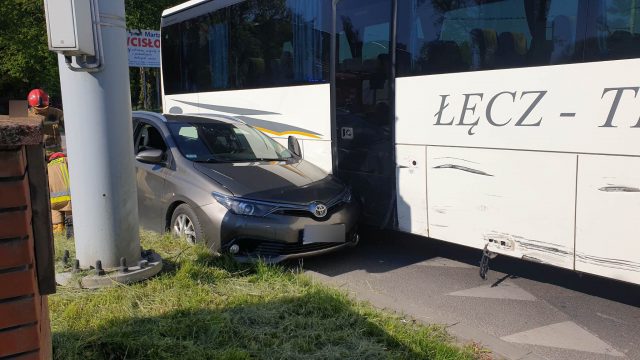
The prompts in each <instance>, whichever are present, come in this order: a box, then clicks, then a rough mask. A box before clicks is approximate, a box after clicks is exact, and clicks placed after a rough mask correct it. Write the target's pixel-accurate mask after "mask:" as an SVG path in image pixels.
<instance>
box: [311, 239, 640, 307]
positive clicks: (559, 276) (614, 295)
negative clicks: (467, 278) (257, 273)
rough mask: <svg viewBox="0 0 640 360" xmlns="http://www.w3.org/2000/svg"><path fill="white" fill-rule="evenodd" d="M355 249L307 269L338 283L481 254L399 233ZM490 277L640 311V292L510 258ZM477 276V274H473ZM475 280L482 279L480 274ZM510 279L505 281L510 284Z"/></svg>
mask: <svg viewBox="0 0 640 360" xmlns="http://www.w3.org/2000/svg"><path fill="white" fill-rule="evenodd" d="M361 239H362V240H361V242H360V244H359V245H358V247H356V248H355V249H351V250H348V251H343V252H340V253H336V254H329V255H326V256H321V257H316V258H309V259H305V260H304V262H303V265H304V268H305V269H309V270H313V271H316V272H318V273H321V274H324V275H326V276H330V277H335V276H338V275H341V274H345V273H348V272H352V271H358V270H360V271H365V272H368V273H385V272H389V271H393V270H397V269H401V268H404V267H408V266H411V265H414V264H417V263H420V262H423V261H427V260H429V259H433V258H436V257H442V258H446V259H451V260H455V261H458V262H462V263H466V264H469V265H472V266H476V267H477V266H478V263H479V262H480V257H481V251H480V250H476V249H471V248H468V247H464V246H460V245H455V244H450V243H446V242H442V241H438V240H433V239H427V238H424V237H420V236H415V235H410V234H404V233H399V232H394V231H386V230H373V229H366V230H364V231H363V232H362V236H361ZM489 266H490V271H497V272H499V273H503V274H505V275H507V277H520V278H525V279H529V280H533V281H537V282H541V283H547V284H552V285H556V286H560V287H562V288H566V289H570V290H574V291H577V292H580V293H584V294H588V295H592V296H597V297H600V298H604V299H608V300H612V301H616V302H620V303H624V304H627V305H632V306H636V307H640V286H639V285H633V284H629V283H624V282H620V281H614V280H610V279H606V278H602V277H598V276H593V275H587V274H581V273H577V272H574V271H570V270H565V269H561V268H557V267H553V266H548V265H544V264H538V263H532V262H528V261H524V260H520V259H516V258H511V257H507V256H498V257H497V258H495V259H493V260H491V262H490V264H489ZM470 273H471V272H470ZM472 273H473V275H472V276H479V275H478V273H477V271H474V272H472ZM507 277H505V278H503V279H501V280H505V279H506V278H507Z"/></svg>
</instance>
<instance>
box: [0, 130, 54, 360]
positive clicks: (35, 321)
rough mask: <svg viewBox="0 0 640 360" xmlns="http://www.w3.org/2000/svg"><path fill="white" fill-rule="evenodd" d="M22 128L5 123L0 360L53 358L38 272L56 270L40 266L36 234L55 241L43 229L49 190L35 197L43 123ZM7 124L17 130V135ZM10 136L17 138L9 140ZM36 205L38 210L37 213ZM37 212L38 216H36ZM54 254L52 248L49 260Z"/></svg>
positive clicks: (41, 181) (0, 170) (0, 141)
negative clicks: (32, 157)
mask: <svg viewBox="0 0 640 360" xmlns="http://www.w3.org/2000/svg"><path fill="white" fill-rule="evenodd" d="M29 124H30V125H29ZM19 125H20V129H18V128H16V127H15V123H9V122H5V121H4V120H2V121H0V133H2V135H1V136H0V360H5V359H50V358H51V333H50V325H49V318H48V308H47V296H46V295H44V293H50V292H51V291H49V290H50V289H46V290H45V291H42V290H43V289H41V287H42V286H41V283H42V282H41V281H39V274H40V273H41V272H42V271H45V270H46V271H47V272H52V271H51V270H52V269H51V268H50V264H49V263H52V262H51V261H45V263H47V264H45V266H39V264H38V258H39V256H38V250H37V248H38V246H37V243H38V241H37V239H36V236H34V234H35V233H39V234H40V237H41V239H40V240H45V241H48V242H50V241H51V236H50V235H49V236H46V235H47V234H45V232H44V231H43V230H42V229H45V228H46V229H47V230H46V231H47V232H49V233H50V227H49V226H45V227H44V228H43V227H42V224H38V222H42V219H41V217H42V216H41V215H42V214H43V213H44V209H42V204H43V203H45V202H43V199H42V197H43V196H45V195H46V191H42V189H39V190H38V191H35V193H36V194H35V197H32V196H33V195H34V194H33V193H34V191H32V187H33V186H37V187H39V188H41V187H42V186H43V185H44V186H46V172H45V170H44V169H43V167H44V155H43V154H42V151H41V150H39V149H41V146H38V144H37V143H36V144H35V145H34V144H33V143H34V142H35V141H39V140H38V139H39V138H40V137H41V135H40V137H38V136H37V135H38V134H39V126H38V123H37V122H36V123H29V122H22V123H19ZM27 125H29V126H31V127H29V126H27ZM7 126H13V127H12V128H11V129H10V130H12V131H13V132H11V131H8V130H7V128H6V127H7ZM25 126H26V128H25ZM16 131H17V132H16ZM9 134H12V135H13V136H12V137H10V138H7V135H9ZM2 136H4V137H5V138H2ZM30 151H31V152H35V154H31V156H35V157H34V159H36V161H34V163H35V164H32V165H30V164H29V161H28V159H29V158H30V156H29V152H30ZM38 156H40V159H42V161H40V160H39V158H38ZM45 201H46V203H48V198H46V199H45ZM34 204H36V205H34ZM36 206H37V207H39V208H40V209H39V211H34V208H35V207H36ZM36 213H38V214H39V215H38V216H34V214H36ZM45 220H46V219H45ZM43 235H44V237H46V238H45V239H42V237H43ZM41 247H42V246H41ZM45 247H46V246H45ZM41 250H42V249H41ZM50 250H51V247H50V246H48V250H47V251H46V252H47V253H48V255H47V256H49V257H50V256H52V254H51V251H50ZM45 287H46V286H45Z"/></svg>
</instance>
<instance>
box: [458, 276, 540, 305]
mask: <svg viewBox="0 0 640 360" xmlns="http://www.w3.org/2000/svg"><path fill="white" fill-rule="evenodd" d="M491 285H492V284H489V283H487V284H486V285H482V286H478V287H475V288H471V289H466V290H460V291H456V292H452V293H450V294H448V295H451V296H467V297H477V298H486V299H507V300H522V301H535V300H536V297H535V296H533V295H531V294H530V293H528V292H527V291H525V290H523V289H522V288H521V287H519V286H518V285H516V284H514V283H512V282H510V281H504V282H502V283H500V285H498V286H495V287H492V286H491Z"/></svg>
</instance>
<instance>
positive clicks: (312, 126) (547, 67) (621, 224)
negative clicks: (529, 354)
mask: <svg viewBox="0 0 640 360" xmlns="http://www.w3.org/2000/svg"><path fill="white" fill-rule="evenodd" d="M638 15H640V1H636V0H337V1H331V0H245V1H241V0H209V1H206V0H193V1H189V2H187V3H185V4H183V5H180V6H177V7H174V8H172V9H169V10H166V11H165V12H164V14H163V17H162V67H163V86H164V89H163V91H164V95H163V96H164V106H165V111H166V112H168V113H219V114H226V115H234V116H236V117H238V118H240V119H242V120H244V121H246V122H247V123H248V124H251V125H253V126H255V127H257V128H259V129H261V130H262V131H264V132H266V133H268V134H270V135H272V136H273V137H274V138H276V139H279V141H282V142H283V143H286V139H287V137H288V136H289V135H295V136H296V137H297V138H298V139H299V140H300V141H301V145H302V148H303V152H304V156H305V158H306V159H307V160H309V161H311V162H314V163H316V164H317V165H318V166H320V167H322V168H324V169H325V170H327V171H329V172H332V173H333V174H335V175H336V176H338V177H340V178H341V179H343V180H344V181H345V182H347V183H349V184H351V186H352V187H353V188H354V191H355V192H356V193H357V194H359V195H360V197H361V199H362V202H363V204H364V210H365V214H364V215H365V216H364V220H365V221H366V222H368V223H370V224H376V225H378V226H381V227H386V228H392V229H397V230H400V231H404V232H410V233H413V234H418V235H423V236H425V237H429V238H435V239H440V240H444V241H448V242H452V243H456V244H462V245H466V246H469V247H473V248H478V249H484V248H485V247H486V248H487V249H488V250H490V251H491V252H494V253H499V254H504V255H508V256H513V257H518V258H522V259H526V260H531V261H536V262H541V263H545V264H551V265H554V266H558V267H562V268H566V269H572V270H576V271H579V272H585V273H590V274H596V275H600V276H604V277H609V278H613V279H618V280H623V281H627V282H632V283H636V284H640V119H639V118H640V96H639V95H640V94H639V93H640V59H639V58H640V16H638Z"/></svg>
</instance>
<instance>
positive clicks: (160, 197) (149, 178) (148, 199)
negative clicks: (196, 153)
mask: <svg viewBox="0 0 640 360" xmlns="http://www.w3.org/2000/svg"><path fill="white" fill-rule="evenodd" d="M137 121H138V125H137V128H136V130H135V132H134V152H135V155H138V153H139V152H141V151H144V150H149V149H159V150H162V151H163V152H164V153H165V159H167V158H168V156H167V145H166V141H165V139H164V137H163V136H162V132H160V131H159V130H158V129H157V128H156V127H155V126H153V125H152V124H150V123H148V122H146V121H144V120H142V119H137ZM135 165H136V183H137V186H138V217H139V220H140V225H141V226H142V227H143V228H145V229H148V230H153V231H158V232H162V231H164V228H165V219H164V216H163V215H164V214H163V211H164V208H165V207H166V206H165V205H166V204H165V202H166V198H167V196H166V175H167V168H166V166H165V164H148V163H144V162H142V161H139V160H136V162H135Z"/></svg>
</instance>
